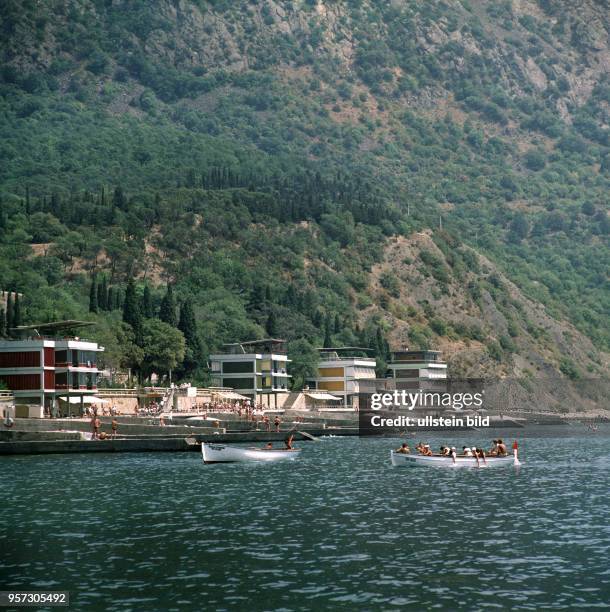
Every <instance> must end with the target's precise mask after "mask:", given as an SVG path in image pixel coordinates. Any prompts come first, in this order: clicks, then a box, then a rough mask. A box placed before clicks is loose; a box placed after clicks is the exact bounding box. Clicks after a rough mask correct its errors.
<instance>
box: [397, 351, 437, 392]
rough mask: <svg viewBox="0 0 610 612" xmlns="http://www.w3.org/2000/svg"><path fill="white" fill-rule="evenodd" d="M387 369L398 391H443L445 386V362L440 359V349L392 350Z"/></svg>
mask: <svg viewBox="0 0 610 612" xmlns="http://www.w3.org/2000/svg"><path fill="white" fill-rule="evenodd" d="M388 370H389V372H390V377H391V378H392V382H393V386H394V388H395V389H398V390H399V391H401V390H403V389H406V390H409V391H412V390H415V391H416V390H418V389H423V390H431V391H443V390H445V389H446V387H447V383H446V381H447V363H446V362H445V361H442V359H441V352H440V351H432V350H417V351H410V350H408V349H404V350H401V351H393V352H392V359H391V361H390V363H389V364H388Z"/></svg>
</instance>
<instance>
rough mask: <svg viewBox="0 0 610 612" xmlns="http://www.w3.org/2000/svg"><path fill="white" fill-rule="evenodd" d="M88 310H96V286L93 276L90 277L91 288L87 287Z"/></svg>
mask: <svg viewBox="0 0 610 612" xmlns="http://www.w3.org/2000/svg"><path fill="white" fill-rule="evenodd" d="M89 312H97V286H96V280H95V276H94V277H93V278H92V279H91V288H90V289H89Z"/></svg>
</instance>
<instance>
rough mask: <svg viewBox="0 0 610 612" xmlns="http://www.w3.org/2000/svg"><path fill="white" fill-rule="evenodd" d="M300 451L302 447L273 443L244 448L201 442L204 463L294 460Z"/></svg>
mask: <svg viewBox="0 0 610 612" xmlns="http://www.w3.org/2000/svg"><path fill="white" fill-rule="evenodd" d="M300 452H301V449H300V448H274V447H273V445H271V444H268V445H267V446H266V447H264V448H258V447H256V448H254V447H248V448H244V447H241V446H231V445H228V444H217V443H209V442H203V443H202V444H201V454H202V456H203V462H204V463H235V462H242V461H282V460H294V459H296V458H297V457H298V456H299V454H300Z"/></svg>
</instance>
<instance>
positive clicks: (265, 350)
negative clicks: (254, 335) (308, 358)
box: [210, 338, 291, 408]
mask: <svg viewBox="0 0 610 612" xmlns="http://www.w3.org/2000/svg"><path fill="white" fill-rule="evenodd" d="M222 349H223V350H222V352H221V353H216V354H214V355H210V365H211V369H212V385H213V386H215V387H229V388H231V389H234V390H235V391H236V392H237V393H239V394H240V395H245V396H247V397H248V398H250V399H251V400H252V401H253V402H254V403H257V404H262V405H264V406H267V407H268V408H281V406H282V404H283V403H284V401H285V399H286V398H287V397H288V393H289V387H290V385H289V381H290V378H291V377H290V375H289V374H288V363H289V362H290V360H289V359H288V355H287V351H286V341H285V340H280V339H276V338H269V339H266V340H252V341H249V342H236V343H233V344H224V345H223V346H222Z"/></svg>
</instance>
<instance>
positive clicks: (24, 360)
mask: <svg viewBox="0 0 610 612" xmlns="http://www.w3.org/2000/svg"><path fill="white" fill-rule="evenodd" d="M39 365H40V351H38V350H36V351H16V352H14V353H0V368H34V367H38V366H39Z"/></svg>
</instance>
